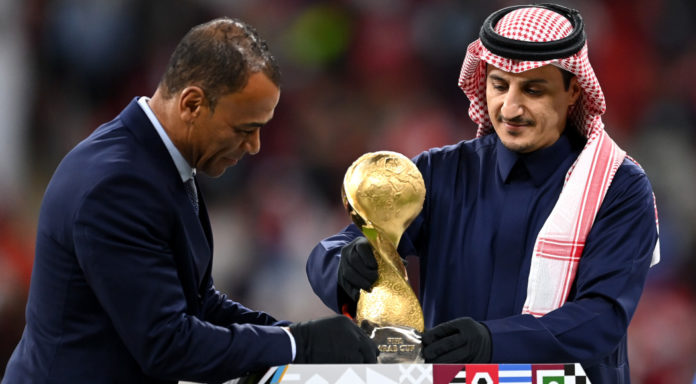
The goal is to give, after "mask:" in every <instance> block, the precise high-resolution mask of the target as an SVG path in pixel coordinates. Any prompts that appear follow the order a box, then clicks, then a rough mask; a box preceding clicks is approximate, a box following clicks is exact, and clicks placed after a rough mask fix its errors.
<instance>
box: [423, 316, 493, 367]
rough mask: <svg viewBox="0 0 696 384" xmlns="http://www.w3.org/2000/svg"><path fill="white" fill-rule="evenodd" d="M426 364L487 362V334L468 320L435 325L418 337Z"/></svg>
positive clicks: (488, 357) (488, 346)
mask: <svg viewBox="0 0 696 384" xmlns="http://www.w3.org/2000/svg"><path fill="white" fill-rule="evenodd" d="M422 343H423V350H422V352H423V358H425V362H426V363H484V364H487V363H489V362H490V361H491V333H490V331H488V328H486V326H485V325H483V324H482V323H479V322H478V321H476V320H474V319H472V318H470V317H462V318H458V319H454V320H450V321H448V322H446V323H442V324H439V325H437V326H435V327H433V328H431V329H429V330H427V331H425V332H423V335H422Z"/></svg>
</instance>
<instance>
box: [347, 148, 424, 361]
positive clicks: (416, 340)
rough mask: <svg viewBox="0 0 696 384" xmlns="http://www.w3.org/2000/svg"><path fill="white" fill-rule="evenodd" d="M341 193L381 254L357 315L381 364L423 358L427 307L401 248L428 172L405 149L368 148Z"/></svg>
mask: <svg viewBox="0 0 696 384" xmlns="http://www.w3.org/2000/svg"><path fill="white" fill-rule="evenodd" d="M342 196H343V204H344V206H345V207H346V210H347V211H348V212H349V213H350V216H351V219H352V220H353V222H354V223H355V224H356V225H357V226H358V227H359V228H360V229H361V231H362V233H363V234H364V235H365V237H366V238H367V240H368V241H369V242H370V245H371V246H372V250H373V253H374V255H375V258H376V259H377V271H378V278H377V281H376V282H375V283H374V285H373V286H372V289H371V291H370V292H367V291H364V290H361V291H360V298H359V299H358V303H357V310H356V317H355V320H356V322H357V323H358V324H359V325H360V327H361V328H362V329H364V330H365V331H366V332H367V333H368V335H370V337H371V338H372V339H373V340H374V341H375V343H376V344H377V346H378V348H379V350H380V354H379V356H378V358H377V360H378V362H379V363H422V362H423V358H422V357H421V353H420V352H421V342H420V333H421V332H423V329H424V321H423V310H422V309H421V306H420V303H419V302H418V298H417V297H416V295H415V293H414V292H413V290H412V289H411V286H410V285H409V283H408V277H407V275H406V267H405V266H404V264H403V262H402V261H401V257H400V256H399V254H398V253H397V251H396V249H397V246H398V245H399V241H400V240H401V235H402V234H403V233H404V231H405V230H406V228H408V226H409V224H411V222H412V221H413V220H414V219H415V218H416V216H418V214H419V213H420V211H421V209H422V208H423V201H424V199H425V184H424V182H423V177H422V175H421V173H420V171H418V168H417V167H416V165H415V164H413V162H412V161H411V160H410V159H409V158H407V157H406V156H404V155H402V154H400V153H397V152H391V151H379V152H371V153H366V154H364V155H362V156H360V157H359V158H358V159H357V160H355V162H354V163H353V164H352V165H351V166H350V167H349V168H348V171H346V175H345V178H344V179H343V189H342Z"/></svg>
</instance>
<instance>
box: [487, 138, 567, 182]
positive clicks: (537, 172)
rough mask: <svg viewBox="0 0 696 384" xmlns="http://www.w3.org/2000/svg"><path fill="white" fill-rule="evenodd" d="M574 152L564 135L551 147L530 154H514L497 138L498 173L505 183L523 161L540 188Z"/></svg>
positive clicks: (533, 180)
mask: <svg viewBox="0 0 696 384" xmlns="http://www.w3.org/2000/svg"><path fill="white" fill-rule="evenodd" d="M572 152H573V146H572V145H571V142H570V139H569V138H568V135H565V134H562V135H561V136H560V137H559V138H558V140H556V142H555V143H553V144H552V145H551V146H550V147H546V148H542V149H539V150H536V151H534V152H532V153H529V154H519V153H516V152H513V151H511V150H509V149H507V148H505V146H504V145H503V143H502V142H501V141H500V138H496V157H497V162H498V173H499V174H500V178H501V179H502V180H503V182H505V181H506V180H507V179H508V177H510V171H512V167H514V166H515V163H517V161H518V160H521V161H522V162H523V163H524V165H525V168H526V169H527V172H529V175H530V177H531V178H532V182H533V183H534V185H535V186H540V185H541V184H543V183H544V181H546V180H547V179H548V178H549V177H550V176H551V174H553V173H554V171H556V169H557V168H558V165H559V164H560V163H562V162H563V160H564V159H565V158H566V157H567V156H568V155H570V154H571V153H572Z"/></svg>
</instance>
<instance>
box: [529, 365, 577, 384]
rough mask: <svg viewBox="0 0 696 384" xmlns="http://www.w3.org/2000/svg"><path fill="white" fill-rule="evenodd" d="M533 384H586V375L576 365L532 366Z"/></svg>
mask: <svg viewBox="0 0 696 384" xmlns="http://www.w3.org/2000/svg"><path fill="white" fill-rule="evenodd" d="M532 383H534V384H587V383H589V381H588V380H587V375H586V374H585V371H584V370H583V369H582V366H581V365H580V364H578V363H575V364H532Z"/></svg>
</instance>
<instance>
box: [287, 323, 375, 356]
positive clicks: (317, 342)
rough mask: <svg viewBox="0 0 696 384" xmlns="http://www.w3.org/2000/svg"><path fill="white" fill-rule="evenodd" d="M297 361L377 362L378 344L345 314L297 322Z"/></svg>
mask: <svg viewBox="0 0 696 384" xmlns="http://www.w3.org/2000/svg"><path fill="white" fill-rule="evenodd" d="M289 329H290V332H291V333H292V336H293V337H294V338H295V346H296V348H297V349H296V354H295V360H294V363H296V364H364V363H376V362H377V355H378V354H379V351H378V350H377V345H376V344H375V343H374V342H373V341H372V339H370V338H369V337H368V336H367V334H366V333H365V332H364V331H363V330H362V329H360V328H358V326H357V325H355V324H354V323H353V322H352V321H351V320H350V319H349V318H347V317H345V316H334V317H327V318H324V319H319V320H310V321H305V322H299V323H294V324H292V325H290V327H289Z"/></svg>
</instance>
